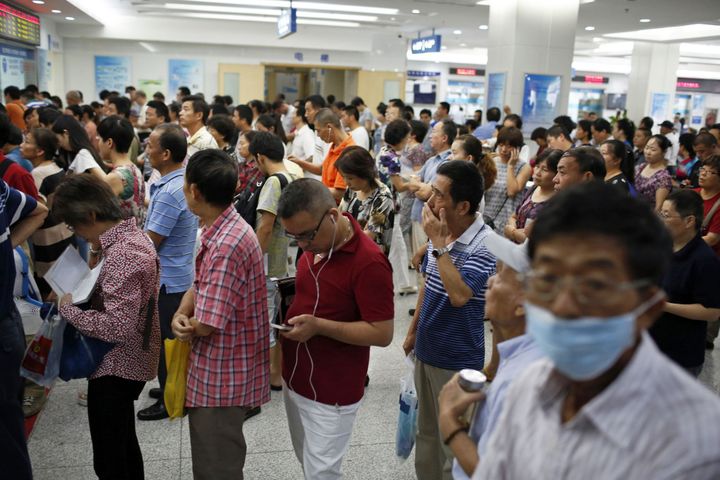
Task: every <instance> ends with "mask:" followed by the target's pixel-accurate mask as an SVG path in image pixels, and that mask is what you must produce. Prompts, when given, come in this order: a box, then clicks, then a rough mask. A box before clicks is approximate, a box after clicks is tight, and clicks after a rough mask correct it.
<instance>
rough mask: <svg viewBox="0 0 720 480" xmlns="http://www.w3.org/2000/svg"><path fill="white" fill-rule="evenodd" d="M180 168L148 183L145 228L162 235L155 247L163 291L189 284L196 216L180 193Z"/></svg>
mask: <svg viewBox="0 0 720 480" xmlns="http://www.w3.org/2000/svg"><path fill="white" fill-rule="evenodd" d="M184 173H185V169H184V168H181V169H179V170H175V171H174V172H171V173H168V174H167V175H165V176H164V177H161V178H160V180H158V181H157V182H155V183H154V184H152V185H151V186H150V190H151V194H150V206H149V207H148V214H147V220H146V221H145V230H146V231H150V232H154V233H156V234H158V235H161V236H163V237H165V239H164V240H163V241H162V243H160V246H159V247H158V249H157V251H158V256H159V257H160V285H162V286H165V291H166V292H167V293H180V292H184V291H186V290H187V289H188V288H190V287H191V285H192V281H193V273H194V271H193V270H194V267H193V255H194V253H195V240H196V237H197V228H198V222H197V217H196V216H195V215H194V214H193V213H192V212H191V211H190V210H189V209H188V207H187V202H186V200H185V195H184V193H183V183H184V179H183V175H184Z"/></svg>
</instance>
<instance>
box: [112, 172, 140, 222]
mask: <svg viewBox="0 0 720 480" xmlns="http://www.w3.org/2000/svg"><path fill="white" fill-rule="evenodd" d="M113 172H114V173H116V174H117V175H119V176H120V179H121V180H122V184H123V190H122V192H120V195H119V196H118V197H119V198H120V210H122V214H123V218H131V217H132V218H135V221H136V222H137V226H138V227H140V228H143V225H145V216H146V215H147V207H146V206H145V179H144V178H143V175H142V172H141V171H140V169H139V168H138V167H136V166H135V165H120V166H118V167H115V168H114V169H113Z"/></svg>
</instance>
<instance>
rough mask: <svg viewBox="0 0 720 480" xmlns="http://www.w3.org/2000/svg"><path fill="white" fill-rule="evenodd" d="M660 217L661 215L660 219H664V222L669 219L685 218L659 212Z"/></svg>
mask: <svg viewBox="0 0 720 480" xmlns="http://www.w3.org/2000/svg"><path fill="white" fill-rule="evenodd" d="M658 215H659V216H660V218H662V219H663V220H667V219H668V218H683V216H682V215H670V214H668V213H665V212H658Z"/></svg>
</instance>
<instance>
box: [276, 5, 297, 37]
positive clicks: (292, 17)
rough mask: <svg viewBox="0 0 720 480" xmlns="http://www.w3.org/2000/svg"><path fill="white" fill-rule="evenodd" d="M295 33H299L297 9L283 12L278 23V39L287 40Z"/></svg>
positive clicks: (287, 9) (288, 9)
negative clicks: (286, 38)
mask: <svg viewBox="0 0 720 480" xmlns="http://www.w3.org/2000/svg"><path fill="white" fill-rule="evenodd" d="M295 32H297V8H286V9H284V10H281V11H280V16H279V17H278V21H277V34H278V38H285V37H287V36H288V35H292V34H293V33H295Z"/></svg>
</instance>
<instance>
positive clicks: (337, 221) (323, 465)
mask: <svg viewBox="0 0 720 480" xmlns="http://www.w3.org/2000/svg"><path fill="white" fill-rule="evenodd" d="M278 217H279V218H280V222H281V224H282V226H283V228H284V229H285V231H286V234H287V235H288V236H290V237H291V238H293V239H295V240H296V241H297V242H298V246H299V247H300V248H302V249H303V252H304V253H303V255H302V256H301V257H300V259H299V261H298V266H297V275H296V284H295V299H294V300H293V303H292V305H291V307H290V309H289V311H288V313H287V319H288V320H286V324H287V325H288V326H290V327H291V329H290V330H288V331H285V332H283V333H282V337H283V339H282V350H283V383H284V384H285V388H284V389H283V392H284V396H285V410H286V411H287V416H288V424H289V426H290V437H291V439H292V442H293V448H294V449H295V455H296V456H297V458H298V460H299V461H300V463H301V464H302V466H303V471H304V472H305V478H306V479H318V478H322V479H335V478H341V477H342V474H341V472H340V467H341V464H342V460H343V457H344V455H345V453H346V452H347V449H348V445H349V443H350V435H351V433H352V427H353V423H354V421H355V415H356V414H357V410H358V408H359V406H360V402H361V400H362V397H363V393H364V383H365V375H366V374H367V368H368V361H369V358H370V346H371V345H375V346H383V347H384V346H387V345H389V344H390V342H391V341H392V336H393V317H394V305H393V285H392V270H391V268H390V264H389V263H388V261H387V258H386V257H385V255H384V254H383V253H382V252H381V251H380V249H379V248H378V246H377V245H376V244H375V242H373V241H372V240H371V239H370V237H368V236H367V235H365V234H364V233H363V231H362V229H361V228H360V226H359V225H358V223H357V222H356V221H355V220H354V219H353V218H352V217H351V216H350V215H345V214H341V213H340V211H339V210H338V209H337V206H336V204H335V199H334V198H333V196H332V195H331V194H330V191H329V190H328V189H327V188H326V187H325V186H324V185H323V184H322V183H320V182H318V181H317V180H313V179H308V178H305V179H300V180H296V181H294V182H292V183H291V184H289V185H288V186H287V187H286V188H285V189H284V190H283V194H282V196H281V197H280V204H279V206H278Z"/></svg>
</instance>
